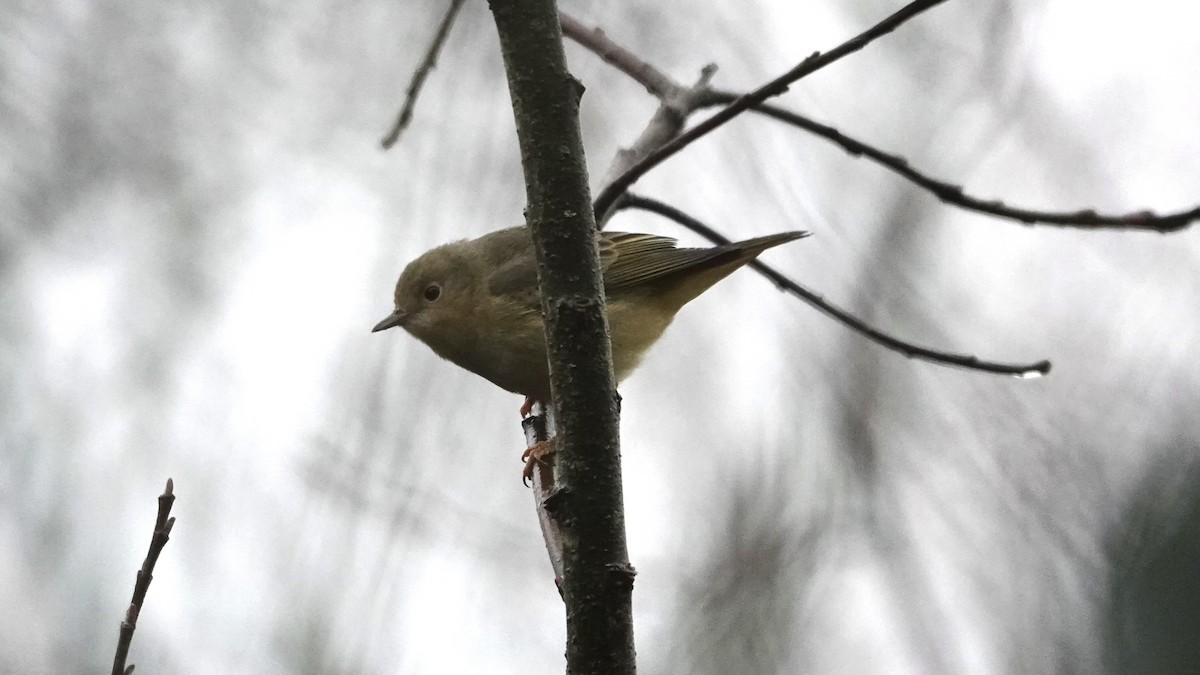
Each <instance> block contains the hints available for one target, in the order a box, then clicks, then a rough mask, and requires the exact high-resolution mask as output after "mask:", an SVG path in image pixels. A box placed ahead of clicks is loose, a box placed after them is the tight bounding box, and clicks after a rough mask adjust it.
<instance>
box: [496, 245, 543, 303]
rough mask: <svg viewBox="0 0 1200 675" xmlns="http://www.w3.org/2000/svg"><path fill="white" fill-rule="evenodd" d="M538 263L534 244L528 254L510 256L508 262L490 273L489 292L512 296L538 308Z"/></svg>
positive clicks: (520, 301) (518, 300)
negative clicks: (535, 258)
mask: <svg viewBox="0 0 1200 675" xmlns="http://www.w3.org/2000/svg"><path fill="white" fill-rule="evenodd" d="M536 265H537V263H536V262H534V259H533V248H532V246H530V249H529V251H528V253H527V254H519V255H513V256H510V257H509V259H508V261H507V262H505V263H503V264H501V265H499V266H498V267H497V268H496V271H494V272H492V273H491V274H490V275H488V278H487V289H488V292H489V293H490V294H491V295H497V296H507V297H510V298H512V299H513V300H515V301H517V302H519V303H521V304H523V305H529V306H530V307H531V308H535V309H536V308H538V307H539V304H538V297H537V266H536Z"/></svg>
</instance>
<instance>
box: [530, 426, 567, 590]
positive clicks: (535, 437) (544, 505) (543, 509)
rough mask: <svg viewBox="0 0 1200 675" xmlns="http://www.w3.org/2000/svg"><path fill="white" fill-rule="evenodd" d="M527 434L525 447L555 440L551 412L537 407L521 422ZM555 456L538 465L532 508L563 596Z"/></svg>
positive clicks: (534, 475)
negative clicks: (555, 506)
mask: <svg viewBox="0 0 1200 675" xmlns="http://www.w3.org/2000/svg"><path fill="white" fill-rule="evenodd" d="M521 427H522V428H523V429H524V430H525V445H526V447H533V446H534V445H535V444H537V443H541V442H544V441H548V440H550V438H551V437H553V436H554V418H553V415H552V414H551V411H550V409H549V408H547V407H546V406H545V405H544V404H542V403H537V404H535V405H534V408H533V414H532V415H530V416H529V417H526V418H525V419H524V420H522V421H521ZM554 464H555V461H554V455H550V456H548V457H546V458H544V459H543V460H542V462H541V463H539V464H538V466H537V469H536V470H535V471H534V472H533V490H532V493H533V506H534V510H535V511H536V512H537V517H538V526H540V527H541V528H542V540H543V541H545V542H546V553H547V554H549V556H550V567H552V568H553V569H554V585H555V586H558V590H559V593H562V580H563V576H564V575H565V574H566V571H565V568H564V567H563V534H562V528H561V527H560V526H559V524H558V520H557V518H556V517H555V514H554V512H553V508H552V507H551V506H548V505H550V504H553V499H554V497H555V495H556V494H558V485H557V479H556V477H555V475H554V474H555V471H554Z"/></svg>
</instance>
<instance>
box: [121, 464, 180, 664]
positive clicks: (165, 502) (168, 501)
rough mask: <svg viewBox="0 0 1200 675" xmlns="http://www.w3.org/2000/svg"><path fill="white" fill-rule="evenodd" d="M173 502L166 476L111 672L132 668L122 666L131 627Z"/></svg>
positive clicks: (166, 535)
mask: <svg viewBox="0 0 1200 675" xmlns="http://www.w3.org/2000/svg"><path fill="white" fill-rule="evenodd" d="M174 503H175V482H174V481H172V480H171V479H170V478H168V479H167V487H166V490H164V491H163V493H162V494H161V495H159V496H158V516H157V517H156V518H155V519H154V534H153V535H152V536H151V537H150V550H149V551H148V552H147V553H146V559H145V560H143V561H142V569H140V570H138V573H137V581H135V582H134V584H133V599H132V600H131V601H130V603H129V609H128V610H126V612H125V620H124V621H122V622H121V632H120V634H119V636H118V637H117V654H116V656H115V657H114V658H113V667H112V673H113V675H128V674H129V673H132V672H133V665H132V664H130V666H129V667H128V668H126V667H125V660H126V659H127V658H128V657H129V645H130V644H131V643H132V642H133V631H134V629H135V628H137V620H138V615H139V614H141V612H142V603H143V602H145V600H146V591H148V590H150V581H151V579H153V577H154V565H155V563H157V562H158V556H159V554H160V553H162V550H163V547H165V546H166V545H167V541H168V540H169V539H170V538H171V528H172V527H174V526H175V519H174V518H172V517H170V516H171V506H172V505H173V504H174Z"/></svg>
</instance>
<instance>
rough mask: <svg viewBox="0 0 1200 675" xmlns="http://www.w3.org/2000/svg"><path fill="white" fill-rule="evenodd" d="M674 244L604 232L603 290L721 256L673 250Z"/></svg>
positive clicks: (703, 250) (696, 250)
mask: <svg viewBox="0 0 1200 675" xmlns="http://www.w3.org/2000/svg"><path fill="white" fill-rule="evenodd" d="M676 243H677V242H676V241H675V240H674V239H672V238H670V237H660V236H658V235H655V234H629V233H625V232H605V233H604V234H603V235H601V239H600V264H601V265H602V266H603V267H604V286H605V288H607V289H608V290H612V289H615V288H624V287H629V286H636V285H639V284H644V283H647V282H651V281H655V280H657V279H661V278H663V277H665V276H667V275H669V274H672V273H674V272H678V271H680V270H683V269H687V268H689V267H691V266H693V265H696V264H699V263H701V262H704V261H705V260H707V259H709V258H712V257H714V256H716V255H719V254H721V253H723V252H724V251H723V250H721V249H719V248H716V249H713V248H676V246H675V244H676Z"/></svg>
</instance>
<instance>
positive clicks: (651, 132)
mask: <svg viewBox="0 0 1200 675" xmlns="http://www.w3.org/2000/svg"><path fill="white" fill-rule="evenodd" d="M558 18H559V23H560V24H561V25H562V29H563V35H564V36H566V37H569V38H571V39H572V40H574V41H575V42H577V43H579V44H580V45H581V46H583V47H584V48H586V49H588V50H589V51H591V52H593V53H594V54H596V55H597V56H599V57H600V58H601V59H603V60H604V61H605V62H606V63H609V64H611V65H612V66H613V67H614V68H616V69H617V70H619V71H621V72H623V73H625V74H626V75H628V76H629V77H630V78H632V79H633V80H634V81H636V82H639V83H641V84H642V85H643V86H644V87H646V90H647V91H649V92H650V93H651V94H653V95H654V96H655V97H656V98H657V99H658V101H659V106H658V110H656V111H655V113H654V116H653V117H651V118H650V121H649V122H648V123H647V124H646V128H645V129H644V130H643V131H642V133H641V135H639V136H638V138H637V140H636V141H634V143H633V145H631V146H630V147H628V148H623V149H621V150H620V151H618V152H617V155H616V156H615V157H613V160H612V163H610V164H609V166H608V170H607V171H605V173H604V178H603V179H602V180H601V181H600V187H601V188H603V187H604V186H606V185H609V184H610V183H612V182H613V181H614V180H616V179H617V178H619V177H620V176H621V175H623V174H624V173H625V172H626V171H628V170H629V169H630V168H631V167H633V166H634V165H635V164H637V163H638V162H640V161H642V160H644V159H645V158H646V157H648V156H649V155H650V154H651V153H652V152H654V151H655V150H657V149H659V148H661V147H662V146H663V145H665V144H666V143H668V142H670V140H671V139H673V138H675V137H676V136H678V135H679V132H680V131H682V130H683V125H684V124H685V123H686V122H687V119H688V116H689V115H691V114H692V113H693V112H695V111H696V110H699V109H701V108H705V107H709V106H712V105H715V103H713V102H712V101H711V100H710V98H711V92H712V89H711V88H710V87H709V81H710V80H711V79H712V77H713V75H715V74H716V72H717V67H716V66H715V65H711V64H710V65H707V66H705V67H704V68H702V69H701V71H700V77H699V78H697V80H696V83H695V84H693V85H692V86H690V87H685V86H683V85H681V84H679V83H678V82H676V81H675V80H673V79H672V78H671V77H670V76H668V75H666V74H664V73H663V72H662V71H660V70H658V69H657V68H655V67H654V66H652V65H650V64H649V63H647V62H645V61H643V60H642V59H641V58H639V57H638V56H637V55H636V54H634V53H633V52H631V51H629V50H628V49H626V48H625V47H622V46H621V45H619V44H617V43H616V42H613V40H612V39H611V38H609V37H608V35H606V34H605V33H604V31H602V30H600V29H599V28H588V27H586V26H584V25H583V23H581V22H580V21H578V20H577V19H575V18H573V17H571V16H570V15H568V14H567V13H566V12H563V11H562V10H559V12H558ZM608 215H611V213H607V214H605V216H606V217H607V216H608ZM604 222H605V221H604V219H598V220H597V221H596V224H597V226H599V227H604Z"/></svg>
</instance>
